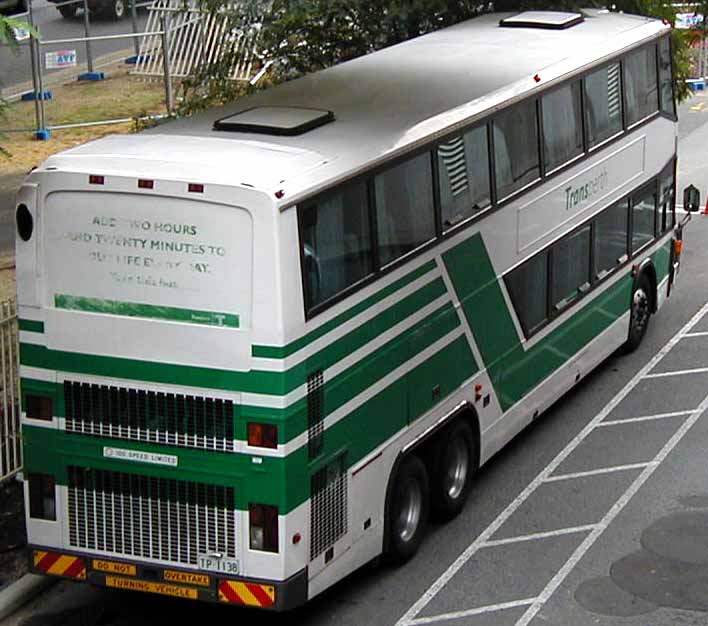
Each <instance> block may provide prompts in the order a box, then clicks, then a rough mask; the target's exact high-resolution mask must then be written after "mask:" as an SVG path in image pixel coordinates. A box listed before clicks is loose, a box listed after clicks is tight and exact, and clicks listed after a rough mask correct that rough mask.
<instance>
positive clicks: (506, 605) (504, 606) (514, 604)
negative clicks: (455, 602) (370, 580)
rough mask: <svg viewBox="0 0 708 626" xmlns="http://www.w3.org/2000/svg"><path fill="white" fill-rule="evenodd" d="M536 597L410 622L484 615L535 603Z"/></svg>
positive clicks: (440, 620)
mask: <svg viewBox="0 0 708 626" xmlns="http://www.w3.org/2000/svg"><path fill="white" fill-rule="evenodd" d="M535 599H536V598H527V599H526V600H513V601H512V602H502V603H500V604H490V605H489V606H480V607H479V608H476V609H468V610H467V611H455V612H454V613H444V614H442V615H432V616H430V617H418V618H416V619H414V620H413V621H411V622H408V623H409V624H411V626H413V625H414V624H415V626H418V625H419V624H434V623H435V622H442V621H445V620H451V619H461V618H463V617H471V616H473V615H482V614H484V613H495V612H497V611H504V610H506V609H515V608H517V607H520V606H528V605H529V604H533V602H534V600H535Z"/></svg>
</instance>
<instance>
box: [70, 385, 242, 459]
mask: <svg viewBox="0 0 708 626" xmlns="http://www.w3.org/2000/svg"><path fill="white" fill-rule="evenodd" d="M64 406H65V415H66V430H67V431H69V432H73V433H81V434H84V435H94V436H98V437H109V438H113V439H128V440H133V441H147V442H151V443H158V444H162V445H167V446H178V447H180V448H199V449H202V450H213V451H216V452H233V451H234V448H235V445H234V406H233V402H232V401H231V400H222V399H218V398H216V399H215V398H204V397H199V396H187V395H179V394H173V393H162V392H156V391H145V390H143V389H128V388H126V387H112V386H111V387H109V386H107V385H96V384H89V383H79V382H72V381H65V382H64Z"/></svg>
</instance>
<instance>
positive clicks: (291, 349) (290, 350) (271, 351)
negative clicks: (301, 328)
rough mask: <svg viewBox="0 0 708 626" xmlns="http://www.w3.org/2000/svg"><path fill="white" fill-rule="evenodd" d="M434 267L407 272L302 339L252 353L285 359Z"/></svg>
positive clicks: (269, 357) (433, 264) (265, 357)
mask: <svg viewBox="0 0 708 626" xmlns="http://www.w3.org/2000/svg"><path fill="white" fill-rule="evenodd" d="M434 267H435V261H428V262H427V263H425V264H424V265H422V266H421V267H419V268H417V269H416V270H414V271H412V272H410V273H409V274H406V275H405V276H404V277H403V278H401V279H399V280H397V281H396V282H394V283H391V284H390V285H389V286H388V287H386V288H385V289H382V290H381V291H378V292H377V293H375V294H374V295H373V296H371V297H369V298H367V299H366V300H362V301H361V302H360V303H359V304H357V305H355V306H353V307H352V308H351V309H347V310H346V311H344V312H343V313H340V314H339V315H338V316H337V317H335V318H334V319H332V320H330V321H329V322H326V323H325V324H322V326H319V327H318V328H316V329H315V330H313V331H310V332H309V333H307V334H306V335H304V336H303V337H300V339H296V340H295V341H292V342H291V343H289V344H288V345H286V346H284V347H278V346H253V351H252V354H253V356H254V357H259V358H263V359H284V358H286V357H289V356H290V355H291V354H295V353H296V352H297V351H298V350H302V348H304V347H305V346H307V345H309V344H311V343H312V342H313V341H316V340H317V339H319V338H320V337H322V336H323V335H326V334H327V333H329V332H331V331H332V330H334V329H335V328H337V327H338V326H341V325H342V324H344V323H345V322H348V321H349V320H350V319H352V318H353V317H355V316H357V315H359V314H360V313H362V312H363V311H366V310H367V309H369V308H371V307H372V306H374V305H375V304H377V303H379V302H381V300H383V299H385V298H388V296H390V295H391V294H393V293H395V292H396V291H398V290H399V289H402V288H403V287H405V286H406V285H408V284H410V283H412V282H413V281H415V280H417V279H418V278H420V277H421V276H424V275H425V274H427V273H428V272H430V271H432V270H433V268H434Z"/></svg>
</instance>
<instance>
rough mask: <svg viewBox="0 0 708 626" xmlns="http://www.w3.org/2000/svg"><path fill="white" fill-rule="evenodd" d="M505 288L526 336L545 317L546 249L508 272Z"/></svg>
mask: <svg viewBox="0 0 708 626" xmlns="http://www.w3.org/2000/svg"><path fill="white" fill-rule="evenodd" d="M506 288H507V289H508V290H509V295H510V296H511V301H512V303H513V304H514V308H515V309H516V314H517V316H518V317H519V321H520V322H521V327H522V328H523V330H524V333H525V334H526V336H527V337H528V336H529V335H530V334H531V333H533V331H534V330H535V329H536V328H538V327H539V326H540V325H541V324H543V323H544V322H545V321H546V319H547V309H548V251H547V250H544V251H543V252H542V253H541V254H537V255H536V256H535V257H533V258H532V259H530V260H529V261H527V262H526V263H524V264H523V265H522V266H521V267H519V268H517V269H515V270H514V271H513V272H512V273H511V274H509V275H508V276H507V277H506Z"/></svg>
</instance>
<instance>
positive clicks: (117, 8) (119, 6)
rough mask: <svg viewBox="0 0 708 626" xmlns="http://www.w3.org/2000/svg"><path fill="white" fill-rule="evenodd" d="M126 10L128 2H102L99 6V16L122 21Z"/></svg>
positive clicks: (111, 0) (122, 0) (126, 0)
mask: <svg viewBox="0 0 708 626" xmlns="http://www.w3.org/2000/svg"><path fill="white" fill-rule="evenodd" d="M127 8H128V0H103V1H102V2H101V3H100V4H99V14H100V15H101V16H102V17H105V18H107V19H109V20H116V21H117V20H122V19H123V18H124V17H125V13H126V10H127Z"/></svg>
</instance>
